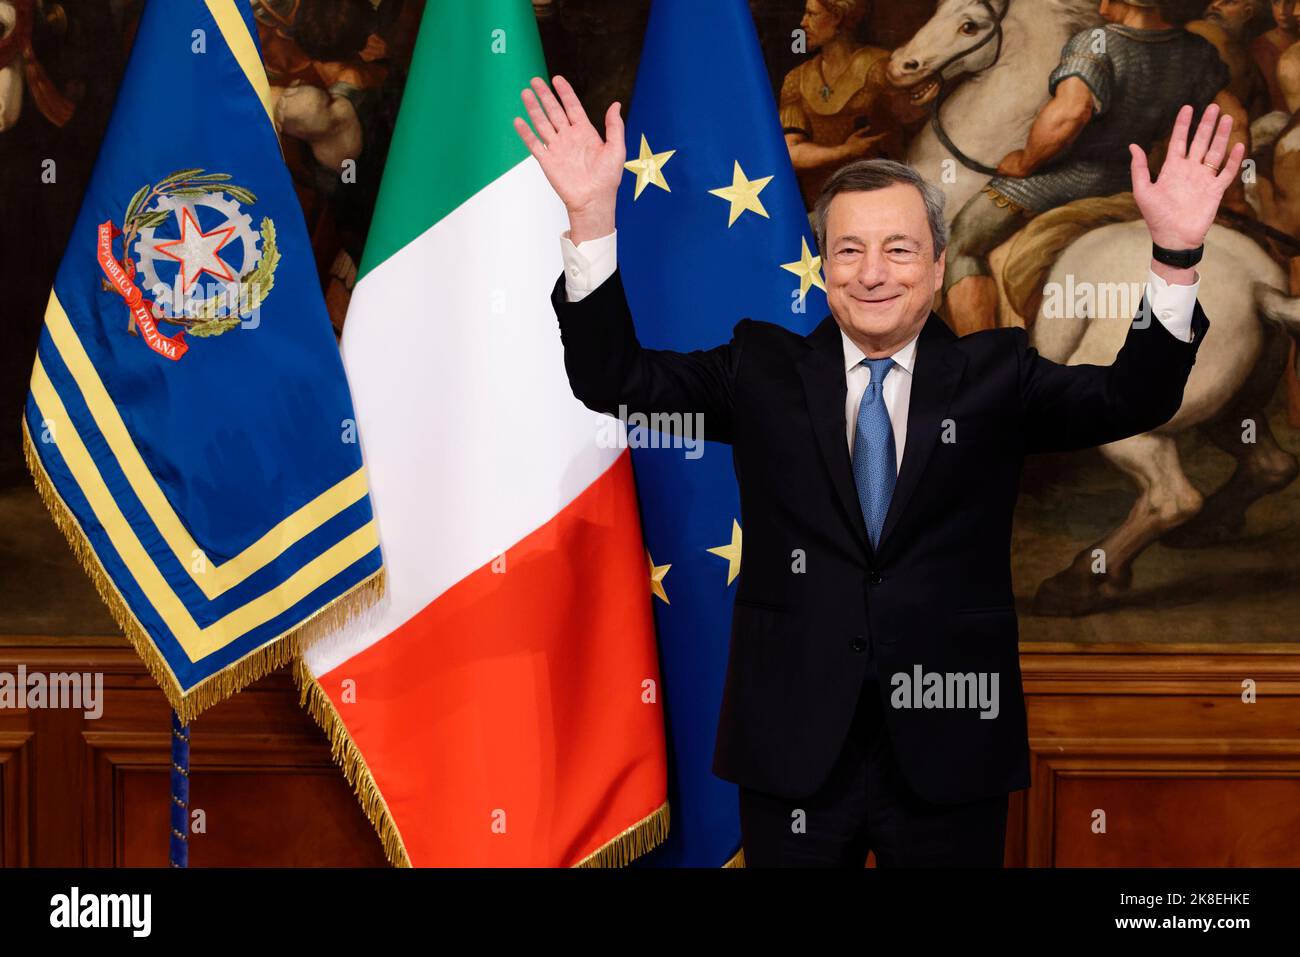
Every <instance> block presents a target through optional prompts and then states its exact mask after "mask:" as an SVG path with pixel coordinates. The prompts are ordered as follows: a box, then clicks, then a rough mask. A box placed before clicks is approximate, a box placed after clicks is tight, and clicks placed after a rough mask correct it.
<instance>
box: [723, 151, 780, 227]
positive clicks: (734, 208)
mask: <svg viewBox="0 0 1300 957" xmlns="http://www.w3.org/2000/svg"><path fill="white" fill-rule="evenodd" d="M735 163H736V167H735V169H734V170H733V171H732V174H731V185H730V186H722V187H719V188H718V189H711V190H709V195H710V196H717V197H719V198H721V199H725V200H726V201H727V202H729V203H730V204H731V215H730V218H729V219H728V220H727V228H730V227H731V224H732V223H734V222H735V221H736V220H737V219H739V218H740V214H741V213H743V212H744V211H745V210H750V211H751V212H755V213H758V215H760V216H763V217H765V218H767V219H771V217H770V216H768V215H767V210H765V209H764V208H763V203H762V201H761V200H760V199H759V198H758V194H759V193H761V192H762V191H763V187H764V186H766V185H767V184H768V183H770V182H772V177H771V176H764V177H762V178H761V179H747V178H746V177H745V171H744V170H743V169H741V168H740V161H739V160H736V161H735Z"/></svg>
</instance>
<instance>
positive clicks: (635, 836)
mask: <svg viewBox="0 0 1300 957" xmlns="http://www.w3.org/2000/svg"><path fill="white" fill-rule="evenodd" d="M668 824H669V814H668V802H667V801H664V803H663V804H661V805H659V807H657V808H655V810H653V811H651V812H650V813H649V814H648V815H646V816H645V817H643V818H642V819H641V820H639V821H637V822H636V823H635V824H633V825H632V826H631V827H629V828H628V829H627V830H626V831H624V832H623V833H622V834H619V835H617V836H616V837H613V838H611V839H610V840H608V841H606V842H605V843H604V844H602V845H601V846H600V847H598V848H596V849H595V850H594V851H592V852H591V853H590V854H588V855H587V856H586V857H584V858H583V859H582V860H580V861H578V863H576V864H574V865H573V866H574V867H626V866H627V865H628V864H630V863H632V861H634V860H636V859H637V858H638V857H640V856H641V855H642V854H645V853H647V852H648V851H651V850H653V849H654V848H656V847H658V846H659V845H660V844H662V843H663V842H664V841H665V840H666V839H667V838H668Z"/></svg>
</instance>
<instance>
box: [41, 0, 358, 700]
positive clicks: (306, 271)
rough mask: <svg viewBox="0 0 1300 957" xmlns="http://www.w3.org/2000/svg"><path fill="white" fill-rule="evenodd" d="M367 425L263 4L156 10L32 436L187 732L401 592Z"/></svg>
mask: <svg viewBox="0 0 1300 957" xmlns="http://www.w3.org/2000/svg"><path fill="white" fill-rule="evenodd" d="M36 188H39V187H36ZM355 433H356V427H355V422H354V419H353V411H352V401H351V397H350V395H349V393H348V388H347V382H346V380H345V378H344V373H343V364H342V361H341V359H340V357H339V352H338V348H337V344H336V341H335V338H334V334H333V330H332V328H331V326H330V322H329V317H328V315H327V313H326V310H325V303H324V300H323V298H322V296H321V292H320V284H319V279H318V277H317V273H316V268H315V261H314V257H313V254H312V248H311V245H310V243H309V241H308V236H307V230H306V224H305V223H304V222H303V217H302V210H301V207H300V206H299V204H298V200H297V197H296V195H295V193H294V189H293V184H292V182H291V180H290V177H289V173H288V170H287V169H286V167H285V164H284V160H283V157H282V155H281V152H280V144H279V141H278V139H277V136H276V131H275V128H274V126H273V125H272V122H271V98H270V90H269V87H268V84H267V79H266V75H265V72H264V70H263V68H262V63H261V58H260V54H259V50H258V43H257V33H256V27H255V24H254V20H253V17H252V12H251V10H250V9H249V6H248V3H247V0H151V2H150V3H149V4H148V6H147V7H146V8H145V10H144V12H143V14H142V15H141V20H140V24H139V28H138V30H137V33H136V38H135V45H134V47H133V49H132V52H131V58H130V62H129V64H128V66H127V70H126V74H125V76H124V78H123V82H122V86H121V89H120V91H119V93H118V99H117V105H116V107H115V109H114V111H113V115H112V117H111V119H110V122H109V126H108V131H107V133H106V135H105V138H104V141H103V144H102V146H101V148H100V154H99V157H98V160H97V162H96V165H95V169H94V171H93V173H92V177H91V181H90V186H89V188H88V189H87V192H86V196H85V199H84V201H83V203H82V207H81V212H80V214H79V216H78V218H77V222H76V226H75V228H74V229H73V232H72V237H71V239H70V241H69V243H68V248H67V251H66V252H65V253H64V257H63V260H62V262H61V264H60V267H59V271H58V274H57V276H56V278H55V283H54V288H53V290H52V291H51V295H50V300H49V305H48V307H47V310H46V315H45V325H44V327H43V329H42V332H41V337H40V345H39V347H38V350H37V355H36V361H35V363H34V365H33V370H32V381H31V392H30V393H29V395H28V399H27V403H26V408H25V414H24V417H23V440H24V441H23V444H24V450H25V453H26V456H27V461H28V464H29V466H30V468H31V471H32V474H33V476H34V478H35V480H36V484H37V487H38V489H39V490H40V492H41V495H42V498H43V499H44V501H45V503H46V505H47V506H48V507H49V508H50V510H51V512H52V513H53V515H54V518H55V520H56V522H57V523H58V525H59V527H60V528H61V529H62V530H63V532H64V534H65V536H66V537H67V539H68V541H69V543H70V544H71V545H72V547H73V549H74V551H75V552H76V553H77V555H78V557H79V559H80V560H81V562H82V564H83V566H84V567H85V568H86V571H87V572H88V573H89V574H90V576H91V578H92V579H93V580H94V582H95V584H96V586H97V587H98V589H99V593H100V595H101V597H103V599H104V600H105V602H106V603H107V604H108V606H109V608H110V610H111V611H112V612H113V614H114V617H115V618H116V620H117V622H118V623H119V624H120V625H121V627H122V629H123V631H124V632H125V634H126V636H127V637H128V638H129V639H130V640H131V641H132V643H133V644H134V645H135V647H136V649H137V650H138V651H139V652H140V654H141V656H142V657H143V658H144V660H145V662H146V663H147V664H148V666H149V668H150V671H151V672H152V673H153V674H154V676H155V677H156V678H157V679H158V680H159V683H160V684H161V686H162V688H163V690H164V692H166V694H167V696H168V699H169V700H170V701H171V703H172V706H173V707H174V708H175V709H176V711H177V713H178V714H179V715H180V716H181V718H182V719H183V720H188V719H189V718H192V717H193V716H194V715H196V714H197V713H198V712H199V711H201V710H202V709H203V708H205V707H207V706H208V705H210V704H213V703H215V702H217V701H219V700H221V699H222V698H224V697H225V696H227V695H229V694H231V693H232V692H234V691H237V690H238V689H239V688H241V687H243V686H244V685H246V684H248V683H249V682H251V681H253V680H256V678H258V677H259V676H260V675H261V674H263V673H265V672H266V671H267V670H269V669H271V668H273V667H275V666H276V665H279V664H282V663H284V662H286V661H288V660H289V659H290V658H291V657H292V655H293V653H294V652H295V650H296V649H297V648H298V647H299V646H300V643H301V642H303V641H304V640H306V639H307V638H309V637H311V636H312V635H314V634H315V633H317V632H321V631H324V630H325V629H327V628H328V627H329V625H330V624H331V623H332V622H334V621H336V620H338V619H339V618H340V617H344V616H346V614H348V613H350V612H352V611H354V610H356V609H357V607H359V604H360V603H361V602H363V601H368V600H370V599H372V598H373V597H375V595H376V594H377V593H378V592H379V591H380V589H381V588H382V582H383V578H382V567H381V559H380V552H379V541H378V533H377V532H376V529H375V523H374V521H373V518H372V515H371V506H370V497H369V490H368V486H367V481H366V475H365V470H364V469H363V467H362V464H361V454H360V449H359V446H358V444H357V440H356V434H355Z"/></svg>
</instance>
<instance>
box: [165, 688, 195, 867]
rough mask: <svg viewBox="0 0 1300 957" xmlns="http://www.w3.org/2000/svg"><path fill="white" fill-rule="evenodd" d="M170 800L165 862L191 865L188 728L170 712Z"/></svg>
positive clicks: (174, 865) (173, 864)
mask: <svg viewBox="0 0 1300 957" xmlns="http://www.w3.org/2000/svg"><path fill="white" fill-rule="evenodd" d="M171 778H172V802H171V812H172V813H171V818H172V821H171V824H172V833H171V850H170V852H169V853H168V855H167V863H168V864H169V865H170V866H172V867H189V866H190V843H189V834H190V729H189V728H187V727H185V726H184V725H182V724H181V718H180V715H178V714H177V713H176V712H175V711H173V712H172V773H171Z"/></svg>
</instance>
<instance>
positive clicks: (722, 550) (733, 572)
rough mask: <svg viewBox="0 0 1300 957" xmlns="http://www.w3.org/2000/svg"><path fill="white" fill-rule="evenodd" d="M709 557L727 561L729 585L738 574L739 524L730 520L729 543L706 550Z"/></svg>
mask: <svg viewBox="0 0 1300 957" xmlns="http://www.w3.org/2000/svg"><path fill="white" fill-rule="evenodd" d="M708 552H709V554H710V555H717V556H718V557H719V558H725V559H726V560H727V584H728V585H730V584H731V583H732V582H734V581H735V580H736V576H737V575H739V574H740V523H739V522H737V521H736V520H735V519H734V518H733V519H732V520H731V541H730V542H728V543H727V544H726V545H719V546H718V547H717V548H710V549H708Z"/></svg>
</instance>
